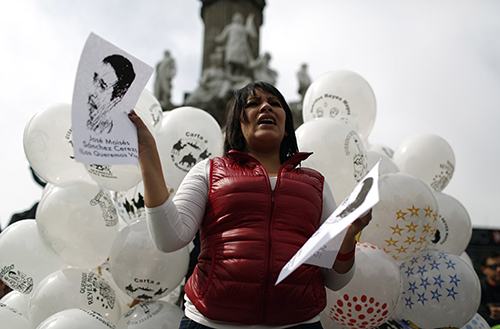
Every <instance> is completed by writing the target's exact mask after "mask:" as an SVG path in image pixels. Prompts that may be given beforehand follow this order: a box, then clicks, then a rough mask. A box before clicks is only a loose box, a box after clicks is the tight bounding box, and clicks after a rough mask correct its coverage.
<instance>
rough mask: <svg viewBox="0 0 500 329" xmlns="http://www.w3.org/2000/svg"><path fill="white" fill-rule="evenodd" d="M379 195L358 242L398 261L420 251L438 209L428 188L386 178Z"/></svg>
mask: <svg viewBox="0 0 500 329" xmlns="http://www.w3.org/2000/svg"><path fill="white" fill-rule="evenodd" d="M379 195H380V201H379V202H378V203H377V204H376V205H375V206H374V207H373V209H372V220H371V221H370V224H369V225H368V226H366V227H365V228H364V229H363V231H361V233H360V235H359V241H361V242H369V243H372V244H374V245H376V246H379V247H380V248H382V249H384V250H385V251H386V252H387V253H388V254H389V255H391V257H393V258H394V259H395V260H397V261H402V260H404V259H406V258H408V257H410V256H412V255H413V254H415V253H416V252H419V251H420V250H423V249H424V248H425V246H427V244H428V243H429V241H430V240H431V239H432V238H433V237H434V233H435V231H436V225H437V216H438V205H437V202H436V198H435V197H434V194H433V192H432V190H431V189H430V187H429V186H428V185H427V184H425V183H424V182H422V181H421V180H419V179H417V178H415V177H413V176H411V175H408V174H403V173H394V174H385V175H383V176H381V177H380V179H379Z"/></svg>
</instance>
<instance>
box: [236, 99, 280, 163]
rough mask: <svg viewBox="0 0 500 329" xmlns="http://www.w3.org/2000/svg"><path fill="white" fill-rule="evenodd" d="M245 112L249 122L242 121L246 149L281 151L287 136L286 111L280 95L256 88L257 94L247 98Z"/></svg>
mask: <svg viewBox="0 0 500 329" xmlns="http://www.w3.org/2000/svg"><path fill="white" fill-rule="evenodd" d="M245 114H246V116H247V118H248V122H241V131H242V132H243V137H244V138H245V149H246V151H247V152H248V153H251V152H252V151H259V152H262V151H268V150H273V151H274V150H275V149H276V150H277V151H278V152H279V147H280V145H281V141H282V140H283V137H284V136H285V121H286V113H285V110H284V109H283V106H282V104H281V103H280V101H279V100H278V97H276V96H274V95H273V94H271V93H268V92H265V91H262V90H261V89H255V95H249V96H248V98H247V102H246V104H245Z"/></svg>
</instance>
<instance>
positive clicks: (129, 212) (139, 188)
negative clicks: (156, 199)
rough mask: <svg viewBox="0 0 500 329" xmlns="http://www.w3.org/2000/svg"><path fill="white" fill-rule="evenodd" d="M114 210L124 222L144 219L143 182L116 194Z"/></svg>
mask: <svg viewBox="0 0 500 329" xmlns="http://www.w3.org/2000/svg"><path fill="white" fill-rule="evenodd" d="M115 204H116V210H117V211H118V214H119V215H120V217H121V218H122V219H123V221H124V222H125V223H128V224H130V223H132V222H134V221H135V220H138V219H146V207H145V205H144V183H143V182H140V183H139V184H137V185H136V186H134V187H132V188H131V189H128V190H126V191H121V192H118V193H117V194H116V201H115Z"/></svg>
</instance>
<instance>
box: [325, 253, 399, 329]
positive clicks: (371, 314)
mask: <svg viewBox="0 0 500 329" xmlns="http://www.w3.org/2000/svg"><path fill="white" fill-rule="evenodd" d="M355 262H356V272H355V274H354V276H353V278H352V279H351V281H350V282H349V283H348V284H347V285H346V286H345V287H343V288H342V289H340V290H338V291H335V292H334V291H331V290H330V289H327V299H328V302H327V306H326V308H325V310H324V311H323V313H326V315H327V317H323V319H322V324H323V325H324V326H325V327H329V325H328V322H329V321H333V322H335V323H336V324H337V325H340V326H343V327H346V328H354V329H361V328H374V327H376V326H379V325H381V324H383V323H385V322H386V321H387V320H389V319H390V317H391V316H392V315H393V314H394V312H395V311H396V306H397V304H398V301H399V298H400V294H401V291H402V281H401V276H400V272H399V268H398V264H397V263H396V261H395V260H393V259H392V258H391V257H390V256H389V255H388V254H387V253H386V252H384V250H382V249H381V248H379V247H377V246H375V245H372V244H369V243H358V244H357V246H356V258H355Z"/></svg>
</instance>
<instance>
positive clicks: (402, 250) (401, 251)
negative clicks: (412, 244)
mask: <svg viewBox="0 0 500 329" xmlns="http://www.w3.org/2000/svg"><path fill="white" fill-rule="evenodd" d="M406 250H408V248H405V247H404V246H401V248H399V249H398V248H396V251H397V252H398V254H400V253H406Z"/></svg>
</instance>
